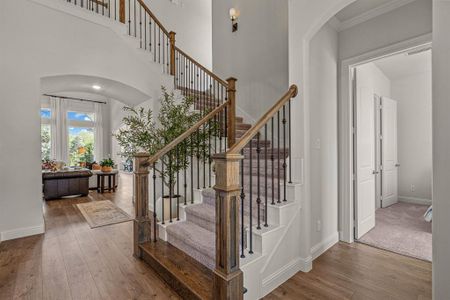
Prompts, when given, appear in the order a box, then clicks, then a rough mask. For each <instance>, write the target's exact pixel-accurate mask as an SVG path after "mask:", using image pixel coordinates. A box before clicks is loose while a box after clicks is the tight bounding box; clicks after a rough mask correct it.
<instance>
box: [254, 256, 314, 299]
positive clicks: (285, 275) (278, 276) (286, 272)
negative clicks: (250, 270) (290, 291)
mask: <svg viewBox="0 0 450 300" xmlns="http://www.w3.org/2000/svg"><path fill="white" fill-rule="evenodd" d="M311 268H312V257H311V256H309V257H307V258H300V257H298V258H296V259H294V260H292V261H291V262H290V263H288V264H286V265H285V266H283V268H281V269H279V270H277V272H275V273H273V274H271V275H269V276H267V277H266V278H264V279H263V281H262V296H263V297H264V296H266V295H267V294H269V293H270V292H271V291H273V290H274V289H276V288H277V287H279V286H280V285H281V284H283V283H284V282H286V281H287V280H288V279H289V278H291V277H292V276H294V275H295V274H296V273H298V272H300V271H301V272H309V271H310V270H311Z"/></svg>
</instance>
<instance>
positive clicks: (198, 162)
mask: <svg viewBox="0 0 450 300" xmlns="http://www.w3.org/2000/svg"><path fill="white" fill-rule="evenodd" d="M199 131H200V128H199V129H197V140H196V142H195V148H196V149H197V189H198V190H199V189H200V149H199V147H200V143H199V141H200V132H199Z"/></svg>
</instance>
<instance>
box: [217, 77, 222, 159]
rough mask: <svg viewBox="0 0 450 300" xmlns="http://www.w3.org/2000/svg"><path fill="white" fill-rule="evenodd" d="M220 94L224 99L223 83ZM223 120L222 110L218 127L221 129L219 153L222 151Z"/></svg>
mask: <svg viewBox="0 0 450 300" xmlns="http://www.w3.org/2000/svg"><path fill="white" fill-rule="evenodd" d="M220 95H221V97H220V99H221V100H222V99H223V85H220ZM222 122H223V119H222V112H220V113H219V128H218V130H219V151H217V149H216V152H219V153H221V152H222Z"/></svg>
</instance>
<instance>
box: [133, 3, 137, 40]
mask: <svg viewBox="0 0 450 300" xmlns="http://www.w3.org/2000/svg"><path fill="white" fill-rule="evenodd" d="M133 10H134V19H133V23H134V37H137V34H136V33H137V30H136V0H134V7H133Z"/></svg>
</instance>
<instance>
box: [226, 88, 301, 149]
mask: <svg viewBox="0 0 450 300" xmlns="http://www.w3.org/2000/svg"><path fill="white" fill-rule="evenodd" d="M297 93H298V88H297V86H296V85H295V84H293V85H291V87H290V88H289V90H288V91H287V92H286V93H285V94H284V95H283V96H282V97H281V98H280V100H278V101H277V103H275V105H274V106H272V108H271V109H269V110H268V111H267V112H266V113H265V114H264V115H263V116H262V117H261V118H260V119H259V120H258V122H257V123H256V124H255V125H253V126H252V128H250V129H249V130H248V131H247V132H246V133H245V134H244V135H243V136H242V137H241V139H240V140H239V142H237V143H236V144H234V145H233V146H232V147H231V148H230V149H229V150H228V152H227V153H228V154H239V153H240V152H241V150H242V149H244V147H245V146H246V145H247V144H248V143H249V142H250V140H251V139H252V138H253V137H254V136H255V135H256V134H257V133H258V132H259V130H260V129H261V128H262V127H263V126H264V125H265V124H266V123H267V122H268V121H269V120H270V118H272V117H273V116H274V115H275V114H276V113H277V111H279V110H280V109H281V108H282V107H283V105H284V104H286V102H287V101H288V100H289V99H291V98H294V97H295V96H297Z"/></svg>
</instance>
